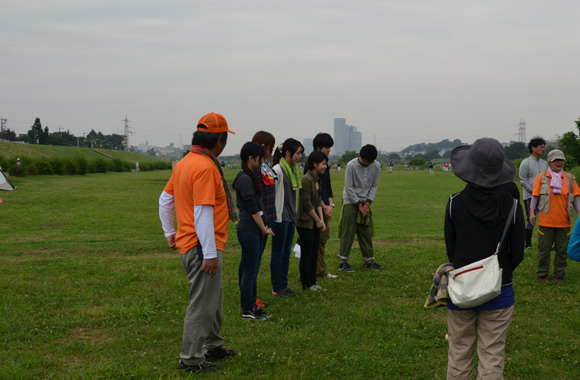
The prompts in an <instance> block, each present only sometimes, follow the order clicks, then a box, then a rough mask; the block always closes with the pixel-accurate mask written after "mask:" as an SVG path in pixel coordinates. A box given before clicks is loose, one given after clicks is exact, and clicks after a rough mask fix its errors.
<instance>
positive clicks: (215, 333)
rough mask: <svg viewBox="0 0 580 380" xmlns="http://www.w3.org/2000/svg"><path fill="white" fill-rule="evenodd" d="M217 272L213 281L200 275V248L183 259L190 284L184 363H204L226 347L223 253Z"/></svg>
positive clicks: (182, 350) (188, 253) (185, 327)
mask: <svg viewBox="0 0 580 380" xmlns="http://www.w3.org/2000/svg"><path fill="white" fill-rule="evenodd" d="M217 258H218V268H217V272H216V273H215V276H213V278H210V276H209V275H208V274H206V273H205V272H202V271H201V266H202V265H203V260H201V259H200V258H199V257H198V255H197V247H193V249H190V250H189V251H188V252H187V253H185V254H183V255H181V263H182V264H183V269H184V270H185V274H186V275H187V279H188V281H189V285H190V286H191V287H190V290H189V307H188V308H187V311H186V312H185V320H184V322H183V344H182V346H181V355H180V357H181V361H182V362H183V363H184V364H187V365H196V364H200V363H201V362H204V361H205V357H204V354H205V353H204V349H205V350H206V351H208V350H213V349H215V348H222V347H223V346H224V338H222V336H221V329H222V321H223V317H224V313H223V299H224V289H223V287H222V265H223V251H219V250H218V251H217Z"/></svg>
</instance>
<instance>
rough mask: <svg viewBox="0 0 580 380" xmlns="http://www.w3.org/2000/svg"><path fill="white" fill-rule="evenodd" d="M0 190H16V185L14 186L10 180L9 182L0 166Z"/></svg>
mask: <svg viewBox="0 0 580 380" xmlns="http://www.w3.org/2000/svg"><path fill="white" fill-rule="evenodd" d="M0 190H8V191H11V190H16V186H14V185H13V184H12V182H10V180H8V178H6V176H5V175H4V172H3V171H2V168H0Z"/></svg>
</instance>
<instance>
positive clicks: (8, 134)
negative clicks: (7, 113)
mask: <svg viewBox="0 0 580 380" xmlns="http://www.w3.org/2000/svg"><path fill="white" fill-rule="evenodd" d="M4 140H10V141H14V140H16V132H14V131H13V130H11V129H10V128H6V129H5V130H4Z"/></svg>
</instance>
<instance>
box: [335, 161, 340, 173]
mask: <svg viewBox="0 0 580 380" xmlns="http://www.w3.org/2000/svg"><path fill="white" fill-rule="evenodd" d="M336 170H337V171H338V172H339V173H340V162H339V163H338V168H337V169H336Z"/></svg>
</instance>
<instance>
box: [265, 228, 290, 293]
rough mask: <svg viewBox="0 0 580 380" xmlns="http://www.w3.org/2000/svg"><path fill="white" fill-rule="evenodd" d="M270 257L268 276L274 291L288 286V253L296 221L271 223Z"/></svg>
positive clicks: (277, 291)
mask: <svg viewBox="0 0 580 380" xmlns="http://www.w3.org/2000/svg"><path fill="white" fill-rule="evenodd" d="M271 228H272V232H274V236H272V257H271V258H270V276H271V278H272V290H273V291H274V292H276V293H279V292H281V291H282V290H284V289H286V288H287V287H288V268H289V267H290V253H291V252H292V243H293V242H294V231H295V230H296V222H284V221H283V222H282V223H273V224H272V227H271Z"/></svg>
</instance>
